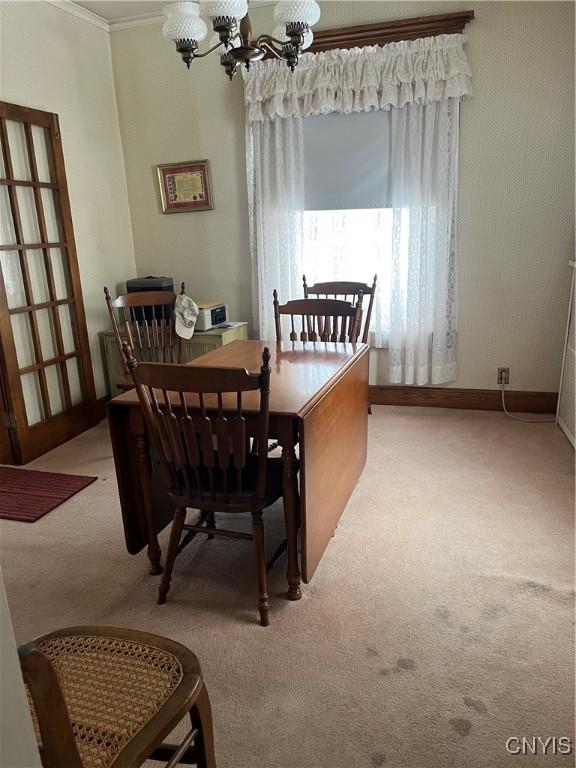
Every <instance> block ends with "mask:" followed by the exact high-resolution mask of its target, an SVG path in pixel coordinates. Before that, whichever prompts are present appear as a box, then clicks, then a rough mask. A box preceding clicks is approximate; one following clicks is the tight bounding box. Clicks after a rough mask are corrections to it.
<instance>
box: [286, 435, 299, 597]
mask: <svg viewBox="0 0 576 768" xmlns="http://www.w3.org/2000/svg"><path fill="white" fill-rule="evenodd" d="M296 466H297V462H296V453H295V451H294V446H293V445H292V444H290V445H284V446H283V447H282V476H283V491H284V520H285V524H286V540H287V555H288V570H287V573H286V576H287V579H288V600H300V598H301V597H302V592H301V591H300V568H299V566H298V520H299V517H300V494H299V493H298V477H297V472H296Z"/></svg>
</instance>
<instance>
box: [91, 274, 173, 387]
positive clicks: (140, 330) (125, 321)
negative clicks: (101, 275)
mask: <svg viewBox="0 0 576 768" xmlns="http://www.w3.org/2000/svg"><path fill="white" fill-rule="evenodd" d="M184 290H185V286H184V283H182V285H181V291H180V293H181V294H183V293H184ZM104 296H105V298H106V305H107V307H108V313H109V315H110V320H111V321H112V329H113V331H114V335H115V337H116V343H117V344H118V350H119V353H120V359H121V360H122V364H123V366H124V372H125V373H128V368H127V366H126V360H125V358H124V353H123V351H122V345H123V344H124V343H127V344H129V345H130V348H131V349H132V350H133V352H134V354H135V355H136V356H137V358H138V359H139V360H141V361H146V362H159V363H160V362H161V363H183V362H184V343H183V340H182V339H181V338H180V337H179V336H178V335H177V333H176V329H175V315H174V305H175V303H176V294H175V293H174V292H172V291H137V292H134V293H123V294H120V295H119V296H118V297H117V298H116V299H113V298H112V297H111V296H110V291H109V290H108V288H104ZM117 313H118V315H119V317H120V323H119V322H118V317H117Z"/></svg>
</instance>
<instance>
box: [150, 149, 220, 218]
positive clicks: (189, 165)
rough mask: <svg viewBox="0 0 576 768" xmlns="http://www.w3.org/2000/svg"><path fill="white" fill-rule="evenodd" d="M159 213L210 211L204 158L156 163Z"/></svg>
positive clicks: (211, 201)
mask: <svg viewBox="0 0 576 768" xmlns="http://www.w3.org/2000/svg"><path fill="white" fill-rule="evenodd" d="M156 170H157V172H158V184H159V186H160V199H161V201H162V213H186V212H189V211H210V210H212V209H213V208H214V202H213V199H212V185H211V183H210V172H209V168H208V160H189V161H187V162H183V163H164V164H163V165H157V166H156Z"/></svg>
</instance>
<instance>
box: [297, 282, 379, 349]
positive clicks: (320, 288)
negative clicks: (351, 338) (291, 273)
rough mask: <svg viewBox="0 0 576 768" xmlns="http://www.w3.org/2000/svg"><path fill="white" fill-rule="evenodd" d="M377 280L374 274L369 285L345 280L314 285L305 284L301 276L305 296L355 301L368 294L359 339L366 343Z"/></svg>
mask: <svg viewBox="0 0 576 768" xmlns="http://www.w3.org/2000/svg"><path fill="white" fill-rule="evenodd" d="M377 280H378V275H374V282H373V283H372V285H371V286H370V285H367V284H366V283H353V282H345V281H334V282H329V283H315V285H307V283H306V275H303V276H302V283H303V285H304V297H305V298H309V297H310V296H316V297H321V296H323V297H324V298H332V299H343V300H344V301H351V302H352V303H357V302H358V299H359V297H360V296H370V300H369V302H368V309H367V310H366V317H365V318H364V323H363V329H362V333H361V341H362V342H363V343H364V344H368V335H369V332H370V321H371V319H372V309H373V307H374V297H375V295H376V282H377ZM359 335H360V334H359Z"/></svg>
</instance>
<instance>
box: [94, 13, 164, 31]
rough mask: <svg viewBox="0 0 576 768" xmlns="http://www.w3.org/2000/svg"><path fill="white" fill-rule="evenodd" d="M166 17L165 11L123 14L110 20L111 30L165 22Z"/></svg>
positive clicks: (109, 27)
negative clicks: (132, 14)
mask: <svg viewBox="0 0 576 768" xmlns="http://www.w3.org/2000/svg"><path fill="white" fill-rule="evenodd" d="M165 20H166V17H165V16H164V14H163V13H141V14H139V15H138V16H123V17H122V18H120V19H111V20H110V21H109V22H108V29H109V30H110V32H118V31H120V30H122V29H134V28H135V27H148V26H150V25H151V24H163V23H164V21H165Z"/></svg>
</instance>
